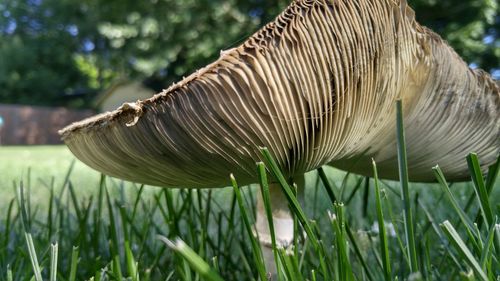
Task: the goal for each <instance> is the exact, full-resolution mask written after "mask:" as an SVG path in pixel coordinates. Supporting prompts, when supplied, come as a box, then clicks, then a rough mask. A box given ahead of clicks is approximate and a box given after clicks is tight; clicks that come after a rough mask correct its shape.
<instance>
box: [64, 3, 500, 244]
mask: <svg viewBox="0 0 500 281" xmlns="http://www.w3.org/2000/svg"><path fill="white" fill-rule="evenodd" d="M397 99H401V100H402V103H403V106H404V108H405V116H404V118H405V130H406V139H407V157H408V163H409V171H410V179H411V180H414V181H432V180H433V174H432V171H431V167H432V166H433V165H436V164H439V165H440V166H441V167H442V169H443V170H444V171H445V173H446V174H447V177H448V178H449V179H451V180H461V179H464V178H465V177H466V175H467V167H466V164H465V163H464V162H465V161H463V158H464V157H465V155H466V153H468V152H470V151H475V152H476V153H478V154H479V155H480V157H481V159H482V160H483V163H482V164H483V165H484V166H483V168H484V167H486V166H487V165H489V164H491V163H492V162H493V161H494V160H495V158H496V156H497V155H498V152H499V148H500V138H499V136H500V118H499V115H500V102H499V99H500V94H499V85H498V84H496V83H495V81H494V80H493V79H492V78H491V77H490V76H489V75H488V74H487V73H486V72H484V71H481V70H471V69H470V68H468V66H467V64H466V63H465V62H463V61H462V60H461V58H460V57H459V56H458V55H457V54H456V53H455V52H454V51H453V50H452V48H451V47H449V46H448V45H447V44H446V43H445V42H444V41H443V40H442V39H441V38H440V37H439V36H438V35H437V34H435V33H433V32H432V31H430V30H429V29H427V28H425V27H423V26H421V25H419V24H418V23H417V22H416V21H415V18H414V12H413V10H411V9H410V8H409V7H408V6H407V4H406V2H405V1H404V0H401V1H396V0H377V1H375V0H356V1H355V0H349V1H347V0H346V1H338V0H334V1H328V0H317V1H312V0H296V1H294V2H293V3H292V4H291V5H290V6H289V7H288V8H286V9H285V11H283V12H282V13H281V14H280V15H279V16H278V17H277V18H276V20H275V21H274V22H272V23H269V24H267V25H266V26H264V27H263V28H262V29H260V30H259V31H257V32H256V33H255V34H253V35H252V36H251V37H250V38H248V39H247V40H246V41H245V42H244V43H243V44H241V45H240V46H238V47H236V48H234V49H231V50H228V51H224V52H221V56H220V58H219V59H217V60H216V61H215V62H213V63H211V64H209V65H207V66H206V67H204V68H202V69H200V70H198V71H196V72H195V73H193V74H191V75H190V76H188V77H186V78H185V79H183V80H182V81H180V82H178V83H177V84H174V85H172V86H171V87H169V88H168V89H166V90H164V91H163V92H161V93H159V94H157V95H155V96H153V97H152V98H150V99H147V100H142V101H137V102H135V103H126V104H124V105H123V106H121V107H120V108H118V109H117V110H115V111H113V112H108V113H104V114H101V115H97V116H95V117H93V118H90V119H86V120H83V121H81V122H77V123H74V124H72V125H70V126H68V127H67V128H64V129H63V130H61V131H60V134H61V135H62V139H63V140H64V142H65V143H66V144H67V145H68V147H69V149H70V150H71V151H72V152H73V153H74V154H75V155H76V157H77V158H78V159H80V160H81V161H83V162H84V163H86V164H87V165H89V166H90V167H92V168H94V169H96V170H98V171H101V172H103V173H104V174H107V175H110V176H114V177H118V178H122V179H125V180H130V181H134V182H140V183H145V184H150V185H158V186H164V187H192V188H205V187H211V188H213V187H223V186H227V185H229V184H230V181H229V174H230V173H232V174H233V175H234V176H235V177H236V178H237V179H238V181H239V182H240V183H242V184H250V183H253V182H256V181H257V177H256V169H255V163H256V162H258V161H261V154H260V151H259V147H267V148H268V149H269V151H270V152H271V154H272V155H273V156H274V157H275V159H276V161H277V162H278V164H279V166H280V168H281V169H282V171H283V173H284V174H285V175H286V176H288V177H290V178H300V177H301V176H302V175H303V174H304V173H305V172H307V171H310V170H313V169H315V168H318V167H320V166H322V165H325V164H328V163H332V164H333V165H334V166H336V167H340V168H343V169H346V170H349V171H353V172H356V173H360V174H364V175H370V173H371V166H370V165H371V161H370V159H371V158H373V159H375V161H376V162H377V166H378V168H379V175H380V176H381V177H385V178H392V179H394V178H397V177H398V175H397V151H396V148H395V131H396V129H395V127H396V122H395V118H394V116H395V107H394V103H395V101H396V100H397ZM276 189H277V188H276V187H275V186H271V193H272V195H273V198H272V206H273V215H274V216H276V217H275V221H276V222H278V224H280V225H279V226H278V227H276V229H277V232H278V233H277V234H278V237H277V239H278V241H281V244H282V245H283V244H287V243H289V242H290V237H291V235H290V232H289V231H291V228H290V227H289V225H290V223H291V222H292V220H291V217H290V214H289V211H288V209H287V205H286V203H285V201H283V200H284V199H283V196H282V195H280V193H279V191H278V192H276ZM258 204H261V203H258ZM261 205H262V204H261ZM261 205H260V206H261ZM264 217H265V213H264V210H263V209H262V208H259V211H258V214H257V232H258V233H259V234H260V235H259V237H266V233H267V232H266V231H268V230H267V226H266V225H265V223H264V222H265V219H263V218H264ZM282 230H283V231H282ZM265 242H266V241H265V239H263V244H266V243H265Z"/></svg>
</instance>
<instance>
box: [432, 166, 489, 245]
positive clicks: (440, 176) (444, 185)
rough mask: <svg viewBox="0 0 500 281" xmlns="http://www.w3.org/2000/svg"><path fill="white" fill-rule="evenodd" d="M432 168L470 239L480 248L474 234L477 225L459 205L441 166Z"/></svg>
mask: <svg viewBox="0 0 500 281" xmlns="http://www.w3.org/2000/svg"><path fill="white" fill-rule="evenodd" d="M432 170H433V171H434V175H435V176H436V179H437V180H438V183H439V186H440V187H441V189H442V190H443V192H444V194H445V196H446V198H447V199H448V201H449V202H450V203H451V205H452V206H453V209H454V210H455V212H456V213H457V214H458V217H459V218H460V221H461V222H462V224H463V225H465V230H466V232H467V235H468V236H469V239H470V240H471V242H472V243H473V244H474V247H475V248H476V249H477V250H479V246H478V244H477V241H476V239H477V237H476V235H474V229H475V227H474V224H473V222H472V221H471V220H470V219H469V217H468V216H467V214H466V213H465V211H464V210H462V208H460V206H459V205H458V202H457V200H456V199H455V197H454V196H453V193H452V192H451V189H450V187H449V186H448V183H447V181H446V179H445V177H444V175H443V172H442V171H441V168H440V167H439V166H435V167H433V168H432Z"/></svg>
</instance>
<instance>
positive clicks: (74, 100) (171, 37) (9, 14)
mask: <svg viewBox="0 0 500 281" xmlns="http://www.w3.org/2000/svg"><path fill="white" fill-rule="evenodd" d="M288 3H289V1H288V0H229V1H223V0H184V1H176V0H145V1H134V0H79V1H77V0H24V1H14V0H3V1H2V2H0V58H1V60H0V102H8V103H30V104H45V105H69V106H73V107H88V106H90V105H91V100H92V98H93V97H94V96H95V94H96V93H97V92H99V91H101V90H103V89H106V88H108V87H109V86H110V85H111V84H112V83H113V82H114V81H116V80H117V79H121V78H125V79H141V80H144V79H145V80H146V81H147V82H149V83H150V85H151V86H152V87H154V88H156V89H157V90H159V89H161V88H165V87H167V86H168V85H169V84H171V83H173V82H175V81H178V80H180V79H181V78H182V77H183V76H185V75H187V74H189V73H190V72H192V71H194V70H195V69H197V68H200V67H202V66H204V65H206V64H207V63H209V62H210V61H213V60H215V59H216V58H217V57H218V56H219V52H220V51H221V50H225V49H228V48H231V47H234V46H236V45H237V44H238V43H240V42H241V41H242V40H243V39H244V38H247V37H248V36H249V35H250V34H252V33H253V32H254V31H256V30H257V29H258V28H259V27H260V26H262V25H263V24H265V23H267V22H268V21H270V20H272V19H273V18H274V17H275V16H276V15H277V14H278V13H279V12H280V11H281V10H282V9H283V8H284V7H286V6H287V4H288ZM409 4H410V5H411V6H412V7H414V8H415V10H416V14H417V18H418V20H419V21H420V22H421V23H422V24H424V25H427V26H429V27H430V28H432V29H433V30H435V31H437V32H438V33H440V34H441V35H442V36H443V37H444V38H445V39H447V40H448V41H449V42H450V44H452V46H453V47H454V48H455V49H456V50H457V51H458V53H459V54H460V55H462V56H463V57H464V58H465V59H466V60H467V61H469V62H471V63H474V64H475V65H477V66H479V67H483V68H485V69H486V70H488V71H493V70H494V69H495V68H498V65H499V63H498V62H499V59H500V51H499V50H500V47H499V45H500V42H499V39H498V32H499V29H498V26H499V23H500V17H499V16H498V14H497V13H498V5H497V3H496V1H495V0H474V1H461V0H442V1H435V0H411V1H410V3H409Z"/></svg>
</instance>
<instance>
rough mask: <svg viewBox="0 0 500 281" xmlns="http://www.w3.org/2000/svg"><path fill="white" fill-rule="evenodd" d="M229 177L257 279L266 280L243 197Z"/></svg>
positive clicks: (232, 178)
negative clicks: (247, 237) (250, 249)
mask: <svg viewBox="0 0 500 281" xmlns="http://www.w3.org/2000/svg"><path fill="white" fill-rule="evenodd" d="M230 177H231V184H232V185H233V190H234V194H235V195H236V200H237V202H238V206H239V208H240V213H241V218H242V219H243V224H244V226H245V229H246V231H247V234H248V236H249V239H250V242H251V245H252V254H253V256H254V260H255V264H256V267H257V271H258V273H259V277H260V279H261V280H266V279H267V277H266V275H267V273H266V267H265V265H264V260H263V258H262V251H261V249H260V246H259V242H258V241H257V239H256V238H255V236H254V233H253V231H252V226H251V225H250V220H249V216H248V213H247V211H246V208H245V205H244V204H243V196H242V195H241V191H240V187H239V186H238V183H237V182H236V179H235V178H234V176H233V175H232V174H231V176H230Z"/></svg>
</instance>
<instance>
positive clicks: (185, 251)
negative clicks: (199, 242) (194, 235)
mask: <svg viewBox="0 0 500 281" xmlns="http://www.w3.org/2000/svg"><path fill="white" fill-rule="evenodd" d="M159 238H160V240H161V241H163V242H164V243H165V244H167V246H168V247H169V248H171V249H172V250H174V251H175V252H176V253H178V254H179V255H180V256H181V257H182V258H183V259H184V260H185V261H187V263H188V264H189V266H190V267H191V268H192V269H194V270H195V271H196V272H197V273H198V274H199V275H200V276H201V277H202V278H203V280H209V281H223V279H222V277H220V276H219V274H218V273H217V272H216V271H214V270H213V269H211V268H210V266H209V265H208V264H207V263H206V262H205V261H204V260H203V259H202V258H201V257H200V256H198V254H196V252H195V251H193V249H191V248H190V247H189V246H188V245H186V243H184V241H182V240H180V239H177V240H176V241H171V240H169V239H167V238H166V237H163V236H160V237H159Z"/></svg>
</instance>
